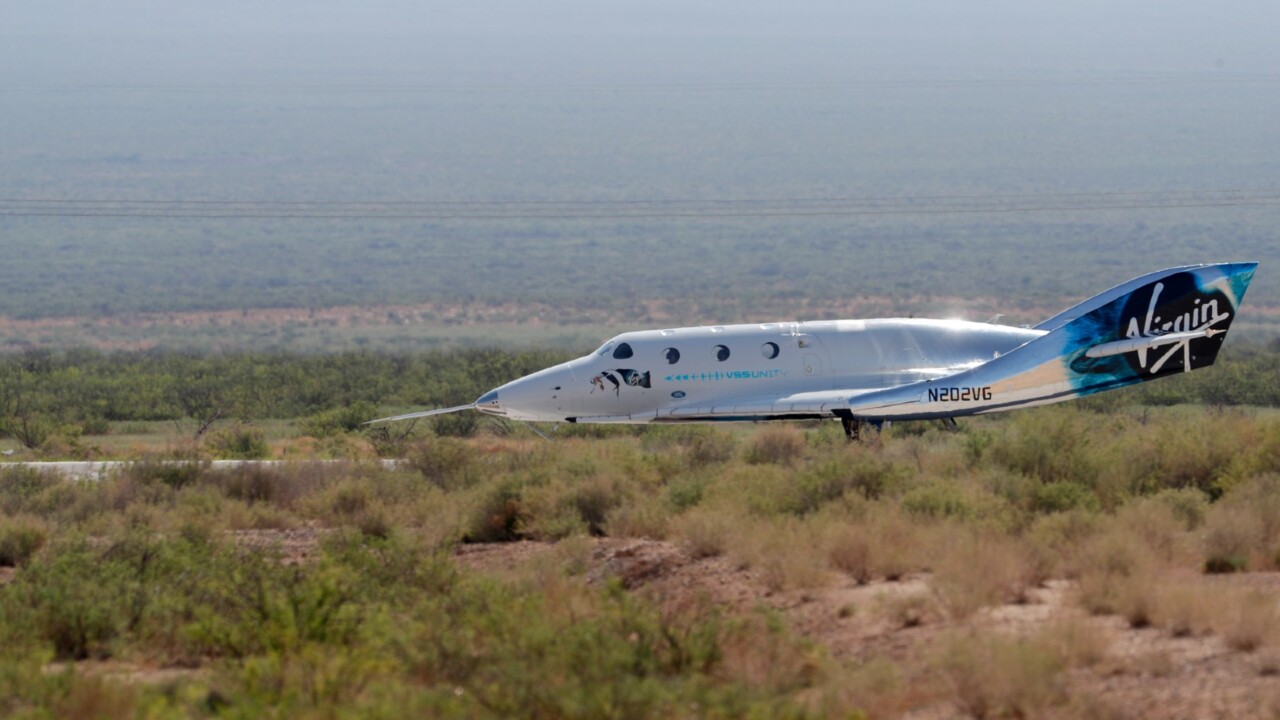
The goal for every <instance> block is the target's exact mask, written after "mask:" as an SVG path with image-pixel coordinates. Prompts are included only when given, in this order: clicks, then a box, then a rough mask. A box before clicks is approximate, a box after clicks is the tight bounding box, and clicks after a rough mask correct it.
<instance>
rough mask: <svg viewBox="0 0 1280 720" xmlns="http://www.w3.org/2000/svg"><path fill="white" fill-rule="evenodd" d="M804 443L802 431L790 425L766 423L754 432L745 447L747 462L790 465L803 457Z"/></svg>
mask: <svg viewBox="0 0 1280 720" xmlns="http://www.w3.org/2000/svg"><path fill="white" fill-rule="evenodd" d="M806 445H807V443H806V442H805V439H804V433H802V432H801V431H800V430H797V429H796V428H794V427H792V426H791V425H788V424H785V423H776V424H773V425H767V426H765V427H764V428H762V429H761V430H760V431H759V432H758V433H756V436H755V438H754V439H752V441H751V445H750V446H749V447H748V448H747V462H749V463H751V464H752V465H764V464H773V465H792V464H794V463H795V462H796V461H797V460H799V459H800V458H802V457H804V452H805V447H806Z"/></svg>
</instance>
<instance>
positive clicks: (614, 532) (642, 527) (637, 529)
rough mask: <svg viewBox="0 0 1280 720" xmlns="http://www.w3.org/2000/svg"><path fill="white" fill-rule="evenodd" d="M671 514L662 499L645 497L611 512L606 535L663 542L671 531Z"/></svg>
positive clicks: (606, 522) (606, 525)
mask: <svg viewBox="0 0 1280 720" xmlns="http://www.w3.org/2000/svg"><path fill="white" fill-rule="evenodd" d="M670 524H671V513H670V511H668V510H667V505H666V503H664V502H663V501H662V500H661V498H659V497H657V496H652V495H643V496H640V497H636V498H633V499H631V500H629V501H627V502H624V503H622V504H621V505H619V506H617V507H615V508H613V509H611V510H609V513H608V516H607V517H606V518H605V522H604V534H605V535H607V536H609V537H633V538H649V539H652V540H661V539H663V538H665V537H667V534H668V532H669V531H670Z"/></svg>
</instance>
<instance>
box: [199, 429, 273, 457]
mask: <svg viewBox="0 0 1280 720" xmlns="http://www.w3.org/2000/svg"><path fill="white" fill-rule="evenodd" d="M204 444H205V446H206V447H208V448H209V450H210V451H211V452H213V453H214V454H215V455H216V456H218V457H220V458H226V459H229V460H261V459H263V458H265V457H267V456H268V455H270V454H271V447H270V446H269V445H267V440H266V438H265V437H264V436H263V434H262V431H261V430H259V429H257V428H254V427H250V426H248V425H235V426H232V427H228V428H223V429H221V430H218V431H216V432H213V433H210V434H209V435H207V436H206V437H205V440H204Z"/></svg>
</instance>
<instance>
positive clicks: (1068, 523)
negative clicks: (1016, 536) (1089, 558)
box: [1024, 510, 1104, 577]
mask: <svg viewBox="0 0 1280 720" xmlns="http://www.w3.org/2000/svg"><path fill="white" fill-rule="evenodd" d="M1103 527H1104V521H1103V518H1102V516H1100V515H1097V514H1095V513H1090V512H1087V511H1084V510H1072V511H1069V512H1062V513H1053V514H1051V515H1042V516H1040V517H1037V518H1036V519H1035V520H1034V521H1033V522H1032V523H1031V526H1030V527H1029V528H1027V530H1026V532H1025V534H1024V538H1025V542H1026V544H1027V546H1028V548H1029V549H1030V551H1031V552H1032V553H1033V554H1034V555H1035V556H1037V557H1038V558H1039V559H1040V562H1041V563H1042V566H1043V567H1044V568H1046V569H1047V572H1046V574H1054V575H1065V576H1068V577H1075V576H1078V575H1079V574H1080V572H1081V570H1082V567H1083V565H1084V564H1085V561H1084V560H1083V558H1082V557H1081V555H1082V553H1083V552H1084V550H1085V548H1087V546H1088V541H1089V540H1090V539H1091V538H1093V537H1094V536H1095V535H1096V534H1098V533H1099V532H1101V531H1102V530H1103Z"/></svg>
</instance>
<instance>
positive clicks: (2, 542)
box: [0, 515, 49, 567]
mask: <svg viewBox="0 0 1280 720" xmlns="http://www.w3.org/2000/svg"><path fill="white" fill-rule="evenodd" d="M48 539H49V533H48V530H47V529H46V528H45V524H44V523H43V522H42V521H41V520H40V519H39V518H36V517H32V516H30V515H17V516H10V517H3V516H0V567H4V566H8V567H16V566H22V565H26V564H27V561H29V560H30V559H31V556H32V555H34V554H35V553H36V551H37V550H39V549H40V548H41V547H42V546H43V545H44V544H45V542H47V541H48Z"/></svg>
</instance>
